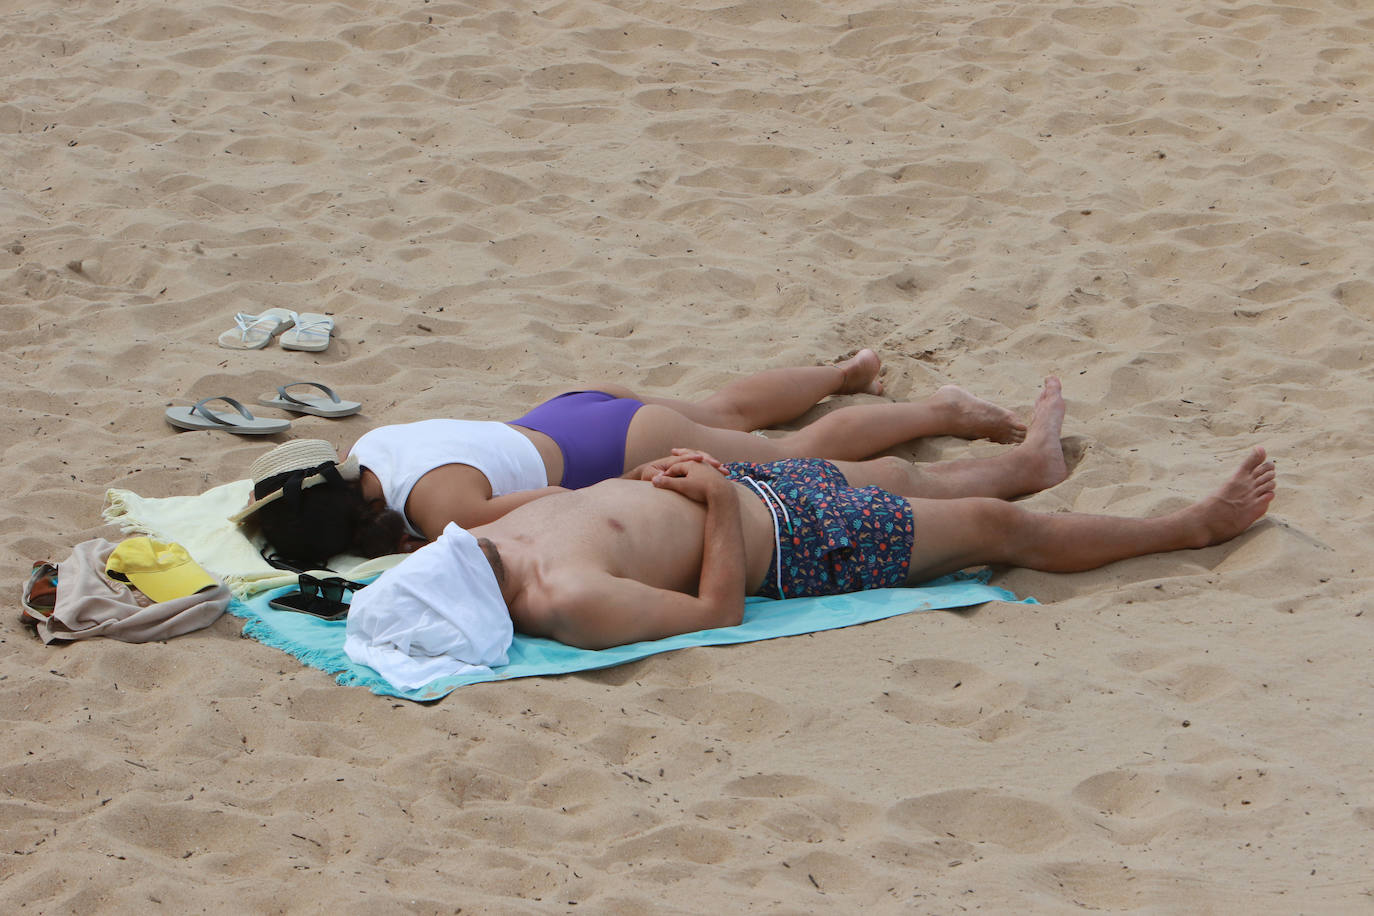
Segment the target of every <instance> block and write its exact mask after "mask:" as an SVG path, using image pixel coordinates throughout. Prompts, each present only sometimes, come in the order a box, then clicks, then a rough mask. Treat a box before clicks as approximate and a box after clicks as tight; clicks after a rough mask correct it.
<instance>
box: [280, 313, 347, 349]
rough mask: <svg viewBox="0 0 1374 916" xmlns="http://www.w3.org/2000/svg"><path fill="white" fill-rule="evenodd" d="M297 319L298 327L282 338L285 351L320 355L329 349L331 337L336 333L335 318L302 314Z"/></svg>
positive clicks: (316, 314) (317, 314)
mask: <svg viewBox="0 0 1374 916" xmlns="http://www.w3.org/2000/svg"><path fill="white" fill-rule="evenodd" d="M295 319H296V326H295V327H294V328H292V329H291V330H289V331H287V332H286V333H285V334H283V335H282V336H281V346H282V349H283V350H309V351H311V352H312V353H318V352H320V351H321V350H327V349H329V335H330V334H332V333H334V319H333V318H330V317H329V316H328V315H321V314H320V313H319V312H301V313H300V314H298V315H296V316H295Z"/></svg>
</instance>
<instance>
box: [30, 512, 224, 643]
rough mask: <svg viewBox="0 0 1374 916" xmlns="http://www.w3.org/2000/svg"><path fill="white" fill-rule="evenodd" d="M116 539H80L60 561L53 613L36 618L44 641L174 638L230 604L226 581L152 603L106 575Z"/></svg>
mask: <svg viewBox="0 0 1374 916" xmlns="http://www.w3.org/2000/svg"><path fill="white" fill-rule="evenodd" d="M116 546H118V545H117V544H114V543H111V542H110V541H107V540H105V539H104V538H95V539H94V540H90V541H83V542H81V543H80V544H77V545H76V547H75V548H74V549H73V550H72V555H71V556H70V557H69V558H67V559H66V560H63V561H62V562H61V563H58V564H57V582H58V585H57V602H56V605H55V606H54V607H53V612H52V614H51V616H49V617H47V618H46V619H43V620H40V621H38V622H37V629H38V635H39V637H40V638H41V639H42V640H43V642H44V643H46V644H51V643H53V642H56V641H59V640H60V641H70V640H74V639H89V638H90V637H92V636H107V637H109V638H110V639H118V640H121V641H123V642H153V641H156V640H159V639H170V638H171V637H173V636H180V635H182V634H183V633H190V632H191V631H193V630H199V629H201V628H202V627H208V626H209V625H210V624H212V623H214V622H215V620H217V619H218V618H219V616H220V615H221V614H223V613H224V611H225V610H226V609H227V608H228V607H229V589H228V588H227V587H225V585H224V584H223V583H220V584H217V585H216V586H215V587H214V588H207V589H205V590H204V591H200V592H196V593H195V594H194V595H189V596H187V597H185V598H177V599H175V600H172V601H161V602H154V601H152V600H151V599H149V598H148V596H146V595H144V594H143V593H142V592H140V591H138V590H137V589H135V588H132V587H130V586H129V585H128V584H127V583H124V582H117V581H115V580H113V579H110V578H109V577H108V576H106V575H105V565H106V563H107V562H108V561H109V559H110V554H111V553H113V552H114V549H115V547H116Z"/></svg>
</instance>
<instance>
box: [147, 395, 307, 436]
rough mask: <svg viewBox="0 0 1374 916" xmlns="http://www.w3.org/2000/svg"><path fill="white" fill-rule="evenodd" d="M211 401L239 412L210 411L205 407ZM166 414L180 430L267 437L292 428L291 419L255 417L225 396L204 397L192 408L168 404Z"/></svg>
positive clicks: (168, 420)
mask: <svg viewBox="0 0 1374 916" xmlns="http://www.w3.org/2000/svg"><path fill="white" fill-rule="evenodd" d="M211 401H223V402H224V403H226V404H228V405H229V406H230V407H232V408H234V410H236V411H238V416H235V415H234V414H231V413H220V412H218V411H215V410H211V409H210V408H208V407H206V406H205V405H206V404H208V403H210V402H211ZM166 417H167V422H168V423H170V424H172V425H173V426H177V427H180V428H181V429H219V430H223V431H224V432H226V433H234V434H235V435H238V436H270V435H272V434H273V433H284V432H286V431H287V430H288V429H290V428H291V421H290V420H272V419H268V418H267V417H255V416H253V415H252V414H251V413H249V412H248V408H247V407H244V406H243V405H242V404H240V403H239V402H238V401H236V400H234V399H233V398H227V397H214V398H203V399H201V400H199V401H197V402H196V404H195V406H194V407H168V408H167V414H166ZM239 417H242V418H243V419H242V420H240V419H239Z"/></svg>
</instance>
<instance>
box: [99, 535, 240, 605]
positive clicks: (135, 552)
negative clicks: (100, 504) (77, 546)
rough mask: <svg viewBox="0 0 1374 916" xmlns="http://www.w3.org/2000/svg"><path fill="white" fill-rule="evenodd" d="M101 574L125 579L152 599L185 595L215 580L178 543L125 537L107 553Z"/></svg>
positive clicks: (165, 599)
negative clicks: (108, 557) (103, 571)
mask: <svg viewBox="0 0 1374 916" xmlns="http://www.w3.org/2000/svg"><path fill="white" fill-rule="evenodd" d="M105 574H106V575H108V576H109V577H110V578H111V579H118V580H120V581H121V582H128V583H129V584H130V585H132V586H133V587H134V588H136V589H138V590H139V591H141V592H142V593H143V594H145V595H147V596H148V597H149V598H152V599H153V600H154V601H171V600H172V599H173V598H185V597H186V596H188V595H194V594H195V593H196V592H198V591H201V590H202V589H206V588H211V587H213V586H215V585H218V584H219V583H218V582H217V581H215V577H214V576H212V575H210V574H209V573H208V572H206V571H205V570H204V569H201V567H200V564H198V563H197V562H196V561H195V560H193V559H191V555H190V554H189V553H187V552H186V548H185V547H182V546H181V545H180V544H172V543H168V542H166V541H155V540H153V539H152V538H128V539H127V540H124V541H121V542H120V544H119V546H118V547H116V548H115V549H114V552H112V553H111V554H110V559H109V561H108V562H107V563H106V564H105Z"/></svg>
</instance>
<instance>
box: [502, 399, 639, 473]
mask: <svg viewBox="0 0 1374 916" xmlns="http://www.w3.org/2000/svg"><path fill="white" fill-rule="evenodd" d="M643 406H644V405H643V403H641V402H640V401H636V400H632V399H631V398H617V397H615V396H613V395H609V394H606V393H605V392H604V391H570V392H568V393H567V394H560V395H559V396H558V397H556V398H553V399H551V400H548V401H545V402H544V403H542V404H540V405H539V406H538V407H536V408H534V409H533V410H531V411H530V412H529V413H527V414H525V415H524V416H523V417H521V418H520V419H518V420H511V421H510V422H511V425H512V426H523V427H524V428H525V429H532V430H534V431H535V432H540V433H543V434H544V435H546V436H548V437H549V438H550V439H552V440H553V441H554V442H557V443H558V448H559V450H560V451H561V452H562V453H563V480H562V481H561V485H562V486H564V487H567V488H568V489H569V490H580V489H581V488H582V487H590V486H591V485H592V484H594V483H600V482H601V481H603V480H609V479H610V478H612V477H619V476H620V475H621V474H623V473H625V436H626V435H627V434H628V433H629V431H630V421H631V420H632V419H634V415H635V412H636V411H638V410H639V408H641V407H643Z"/></svg>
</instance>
